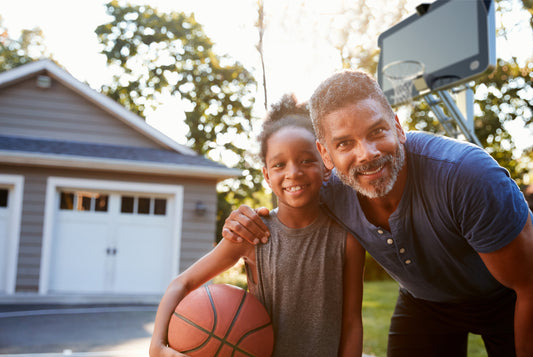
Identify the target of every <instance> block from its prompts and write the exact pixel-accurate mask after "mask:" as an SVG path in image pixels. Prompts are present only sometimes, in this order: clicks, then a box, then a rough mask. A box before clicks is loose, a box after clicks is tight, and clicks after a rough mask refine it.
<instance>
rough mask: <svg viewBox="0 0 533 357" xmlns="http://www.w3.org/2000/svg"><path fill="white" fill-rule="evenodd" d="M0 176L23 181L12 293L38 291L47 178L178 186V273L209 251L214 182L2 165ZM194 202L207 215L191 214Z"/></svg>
mask: <svg viewBox="0 0 533 357" xmlns="http://www.w3.org/2000/svg"><path fill="white" fill-rule="evenodd" d="M0 173H2V174H17V175H23V176H24V178H25V181H24V191H23V203H22V219H21V230H20V245H19V253H18V265H17V279H16V289H15V290H16V292H37V291H38V288H39V275H40V268H41V267H40V264H41V249H42V243H43V242H42V237H43V223H44V207H45V194H46V182H47V179H48V177H50V176H54V177H66V178H85V179H95V180H114V181H125V182H127V181H130V182H146V183H158V184H169V185H182V186H183V187H184V202H183V218H182V234H181V252H176V254H180V267H179V269H180V271H183V270H184V269H186V268H187V267H188V266H190V265H191V264H192V263H193V262H194V261H196V260H197V259H198V258H200V257H201V256H203V255H204V254H205V253H206V252H208V251H209V250H210V249H211V248H212V247H213V242H214V237H215V226H216V223H215V221H216V204H217V203H216V199H217V198H216V189H215V186H216V182H215V181H214V180H203V179H198V178H194V179H189V178H180V177H170V176H162V175H150V174H122V173H120V174H117V173H114V172H105V171H102V172H91V171H86V170H85V171H84V170H69V169H56V168H34V167H25V166H16V165H13V166H4V165H3V166H2V167H0ZM197 201H202V202H203V203H204V204H205V205H206V206H207V213H206V214H205V215H204V216H202V217H198V216H197V215H196V214H195V213H194V209H195V207H196V202H197Z"/></svg>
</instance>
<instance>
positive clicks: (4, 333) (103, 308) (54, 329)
mask: <svg viewBox="0 0 533 357" xmlns="http://www.w3.org/2000/svg"><path fill="white" fill-rule="evenodd" d="M156 310H157V306H156V305H84V306H80V305H76V306H65V305H47V306H38V305H19V306H17V305H0V356H2V357H6V356H12V357H15V356H16V357H25V356H28V357H30V356H32V357H33V356H35V357H56V356H57V357H59V356H80V357H81V356H87V357H89V356H98V357H107V356H131V357H137V356H144V357H147V356H148V346H149V344H150V337H151V335H152V330H153V322H154V319H155V313H156Z"/></svg>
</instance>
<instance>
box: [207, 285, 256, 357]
mask: <svg viewBox="0 0 533 357" xmlns="http://www.w3.org/2000/svg"><path fill="white" fill-rule="evenodd" d="M243 292H244V294H243V295H242V297H241V302H240V304H239V307H238V308H237V312H235V314H234V315H233V320H232V321H231V324H230V325H229V327H228V330H227V331H226V334H225V335H224V338H223V339H222V343H221V344H220V346H219V347H218V350H217V352H216V353H215V356H218V354H219V353H220V350H221V349H222V347H223V346H224V344H227V345H229V346H231V347H232V348H233V353H232V355H234V354H235V350H236V349H238V350H239V351H241V350H240V349H239V347H238V344H237V345H233V344H231V343H229V342H228V340H227V338H228V335H229V333H230V332H231V329H232V328H233V326H234V325H235V321H237V317H239V314H240V313H241V310H242V306H243V305H244V301H245V300H246V291H243ZM241 352H242V353H244V354H246V352H245V351H241ZM249 356H251V355H249Z"/></svg>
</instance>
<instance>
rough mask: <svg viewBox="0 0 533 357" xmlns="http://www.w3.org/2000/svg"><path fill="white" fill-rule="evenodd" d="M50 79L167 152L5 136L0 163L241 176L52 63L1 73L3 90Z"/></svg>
mask: <svg viewBox="0 0 533 357" xmlns="http://www.w3.org/2000/svg"><path fill="white" fill-rule="evenodd" d="M41 73H46V74H47V75H49V76H50V77H52V78H54V79H55V80H57V81H59V82H60V83H62V84H63V85H64V86H65V87H67V88H69V89H70V90H72V91H73V92H75V93H77V94H79V95H81V96H82V97H84V98H86V99H87V100H88V101H89V102H91V103H92V104H94V105H95V106H97V107H99V108H101V109H102V110H104V111H105V112H107V113H109V114H110V115H111V116H112V117H114V118H116V119H118V120H120V121H122V122H123V123H125V124H126V125H128V126H129V127H131V128H133V129H134V130H136V131H137V132H139V133H141V134H142V135H144V136H146V137H148V138H149V139H150V140H153V141H154V142H156V143H158V144H159V145H161V146H162V147H163V149H150V148H141V147H129V146H118V145H106V144H95V143H80V142H72V141H60V140H49V139H41V138H22V137H17V136H1V133H0V162H3V163H11V164H27V165H36V166H55V167H76V168H88V169H96V170H113V171H127V172H151V173H161V174H173V175H176V174H177V175H181V176H190V177H194V176H196V177H207V178H216V179H225V178H230V177H236V176H239V175H241V171H240V170H238V169H231V168H228V167H226V166H224V165H222V164H219V163H216V162H214V161H211V160H209V159H207V158H205V157H204V156H202V155H198V154H197V153H196V152H194V151H193V150H192V149H190V148H188V147H186V146H184V145H181V144H179V143H177V142H175V141H174V140H172V139H171V138H169V137H167V136H166V135H164V134H163V133H161V132H160V131H158V130H157V129H155V128H153V127H151V126H150V125H148V124H147V123H146V122H145V121H144V120H143V119H142V118H141V117H139V116H138V115H136V114H134V113H132V112H130V111H129V110H127V109H126V108H124V107H123V106H122V105H120V104H119V103H117V102H115V101H114V100H112V99H111V98H109V97H107V96H105V95H103V94H101V93H99V92H97V91H95V90H93V89H91V88H90V87H89V86H88V85H86V84H83V83H82V82H80V81H78V80H77V79H75V78H74V77H73V76H71V75H70V74H68V73H67V72H66V71H64V70H63V69H61V68H60V67H59V66H58V65H56V64H55V63H53V62H52V61H50V60H41V61H36V62H31V63H29V64H26V65H23V66H20V67H17V68H14V69H12V70H9V71H5V72H2V73H0V88H4V87H7V86H10V85H13V84H16V83H18V82H20V81H23V80H25V79H27V78H30V77H33V76H36V75H39V74H41Z"/></svg>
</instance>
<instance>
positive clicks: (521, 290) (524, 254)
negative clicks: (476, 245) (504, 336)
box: [479, 216, 533, 357]
mask: <svg viewBox="0 0 533 357" xmlns="http://www.w3.org/2000/svg"><path fill="white" fill-rule="evenodd" d="M479 255H480V256H481V259H483V262H484V263H485V265H486V266H487V268H488V269H489V271H490V272H491V274H492V275H493V276H494V277H495V278H496V279H497V280H498V281H499V282H501V283H502V284H503V285H505V286H507V287H509V288H511V289H513V290H514V291H515V292H516V296H517V300H516V308H515V323H514V330H515V344H516V355H517V357H527V356H533V226H532V224H531V216H529V217H528V219H527V222H526V225H525V226H524V229H522V231H521V232H520V234H519V235H518V236H517V237H516V238H515V239H514V240H513V241H512V242H511V243H509V244H508V245H506V246H505V247H503V248H501V249H499V250H497V251H495V252H492V253H479Z"/></svg>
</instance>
